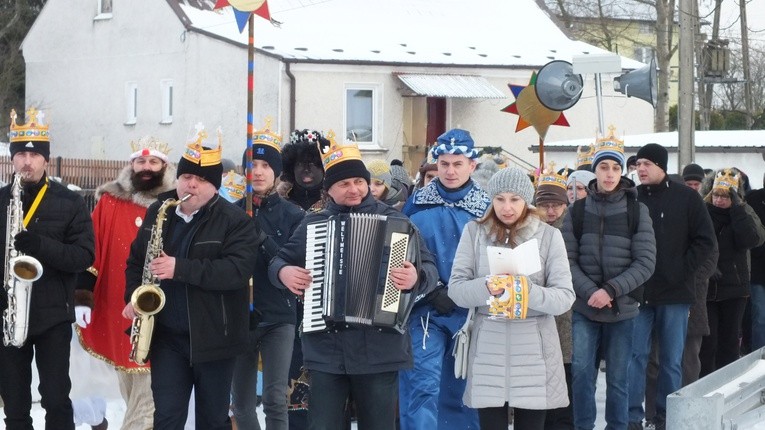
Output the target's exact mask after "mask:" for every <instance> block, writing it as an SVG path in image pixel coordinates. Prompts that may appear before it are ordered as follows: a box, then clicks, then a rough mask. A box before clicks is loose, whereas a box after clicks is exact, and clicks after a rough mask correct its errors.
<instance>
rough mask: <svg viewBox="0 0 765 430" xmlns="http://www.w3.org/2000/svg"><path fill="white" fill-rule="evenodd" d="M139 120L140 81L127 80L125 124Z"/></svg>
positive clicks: (131, 123)
mask: <svg viewBox="0 0 765 430" xmlns="http://www.w3.org/2000/svg"><path fill="white" fill-rule="evenodd" d="M137 122H138V82H136V81H127V82H125V125H135V124H136V123H137Z"/></svg>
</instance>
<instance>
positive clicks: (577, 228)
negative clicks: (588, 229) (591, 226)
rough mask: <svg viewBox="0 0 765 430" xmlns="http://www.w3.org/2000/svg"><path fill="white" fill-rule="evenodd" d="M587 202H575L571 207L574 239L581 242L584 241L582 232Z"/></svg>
mask: <svg viewBox="0 0 765 430" xmlns="http://www.w3.org/2000/svg"><path fill="white" fill-rule="evenodd" d="M585 200H587V199H586V198H584V199H579V200H575V201H574V204H573V205H572V206H571V222H572V225H573V227H574V237H576V241H577V242H579V241H580V240H581V239H582V230H583V229H584V202H585Z"/></svg>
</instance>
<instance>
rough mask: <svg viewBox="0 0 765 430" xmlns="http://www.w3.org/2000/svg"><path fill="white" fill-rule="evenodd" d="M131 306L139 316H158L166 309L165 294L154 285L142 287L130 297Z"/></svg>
mask: <svg viewBox="0 0 765 430" xmlns="http://www.w3.org/2000/svg"><path fill="white" fill-rule="evenodd" d="M130 304H132V305H133V309H135V312H136V313H137V314H139V315H143V316H149V315H154V314H157V313H159V311H161V310H162V308H164V307H165V292H164V291H162V289H161V288H159V287H158V286H156V285H153V284H148V285H141V286H140V287H138V288H137V289H136V290H135V291H133V294H132V295H131V296H130Z"/></svg>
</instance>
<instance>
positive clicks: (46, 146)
mask: <svg viewBox="0 0 765 430" xmlns="http://www.w3.org/2000/svg"><path fill="white" fill-rule="evenodd" d="M42 117H43V115H42V112H38V111H36V110H35V109H29V111H27V122H26V123H25V124H24V125H22V126H20V125H18V124H17V122H16V112H15V111H11V132H10V148H9V149H10V153H11V160H12V163H13V170H14V172H15V174H16V175H19V180H20V184H21V192H20V194H19V198H20V199H21V203H22V204H21V205H20V206H21V209H22V210H21V211H17V210H9V211H7V212H6V211H3V210H0V216H2V217H4V218H3V219H0V227H2V228H4V229H5V230H4V233H5V234H4V237H6V238H7V239H6V244H5V251H6V261H8V256H9V254H10V255H13V254H25V255H27V256H28V257H33V258H34V259H36V260H37V261H38V262H39V264H40V265H41V267H42V276H41V277H40V278H39V279H38V280H36V281H34V282H32V286H31V287H32V288H31V289H30V290H28V289H26V288H20V287H21V286H22V284H24V282H19V281H14V280H13V278H12V277H11V276H9V274H8V271H9V270H8V269H9V268H8V267H5V266H4V267H3V275H4V276H3V279H4V280H5V289H6V291H8V290H9V284H10V283H15V285H14V288H12V289H11V291H15V292H17V293H16V294H14V295H12V296H9V295H8V294H7V292H2V293H0V307H2V308H3V310H9V311H11V312H4V321H3V323H4V324H3V325H4V328H3V331H4V332H7V330H11V329H12V328H11V327H15V329H20V328H22V325H23V324H24V321H21V320H23V319H24V318H28V332H27V336H26V339H25V340H24V341H20V342H14V343H11V344H7V345H6V342H4V343H3V345H2V346H0V390H1V392H2V397H3V399H4V400H5V408H4V412H5V428H6V429H8V430H15V429H23V430H27V429H30V428H32V418H31V416H30V409H31V406H32V396H31V384H32V367H31V366H32V357H33V356H34V359H35V361H36V363H37V369H38V372H39V376H40V385H39V390H40V395H41V396H42V405H43V408H44V409H45V412H46V413H45V428H46V429H51V430H52V429H56V430H59V429H61V430H74V418H73V412H72V402H71V401H70V399H69V391H70V389H71V381H70V380H69V348H70V342H71V339H72V326H71V324H72V323H73V322H74V320H75V318H74V287H75V280H76V276H77V273H78V272H81V271H83V270H85V269H86V268H88V266H90V265H91V264H92V263H93V258H94V251H93V247H94V239H93V225H92V222H91V219H90V214H89V211H88V208H87V206H86V205H85V201H84V200H83V198H82V197H81V196H79V195H78V194H76V193H74V192H72V191H70V190H68V189H67V188H66V187H64V186H62V185H61V184H59V183H58V182H56V181H52V180H49V179H48V177H47V175H46V172H45V169H46V167H47V166H48V160H49V158H50V136H49V134H48V126H47V125H44V124H43V123H42ZM12 187H13V185H9V186H6V187H3V188H2V189H0V206H2V207H3V208H7V207H9V206H11V207H17V206H16V205H15V202H14V201H12V194H11V191H12ZM8 218H12V219H22V220H23V227H22V228H20V229H18V228H13V230H19V231H18V233H16V234H15V235H14V236H13V237H9V235H8V230H9V227H13V225H14V224H13V222H9V219H8ZM25 291H29V293H28V294H31V297H30V300H26V298H25V297H23V296H24V294H25V293H24V292H25ZM27 303H28V305H27ZM17 317H18V318H17ZM6 334H7V333H4V335H6ZM4 337H6V336H4ZM4 340H5V339H4Z"/></svg>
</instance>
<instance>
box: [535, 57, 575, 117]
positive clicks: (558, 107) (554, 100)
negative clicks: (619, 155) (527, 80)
mask: <svg viewBox="0 0 765 430" xmlns="http://www.w3.org/2000/svg"><path fill="white" fill-rule="evenodd" d="M583 87H584V81H583V80H582V75H577V74H574V67H573V66H572V65H571V63H569V62H568V61H562V60H555V61H550V62H549V63H547V64H545V65H544V66H543V67H542V68H541V69H539V73H537V81H536V84H534V91H535V92H536V94H537V98H538V99H539V101H540V102H541V103H542V105H544V107H546V108H547V109H550V110H555V111H563V110H566V109H568V108H570V107H571V106H573V105H575V104H576V102H578V101H579V97H581V96H582V88H583Z"/></svg>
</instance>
